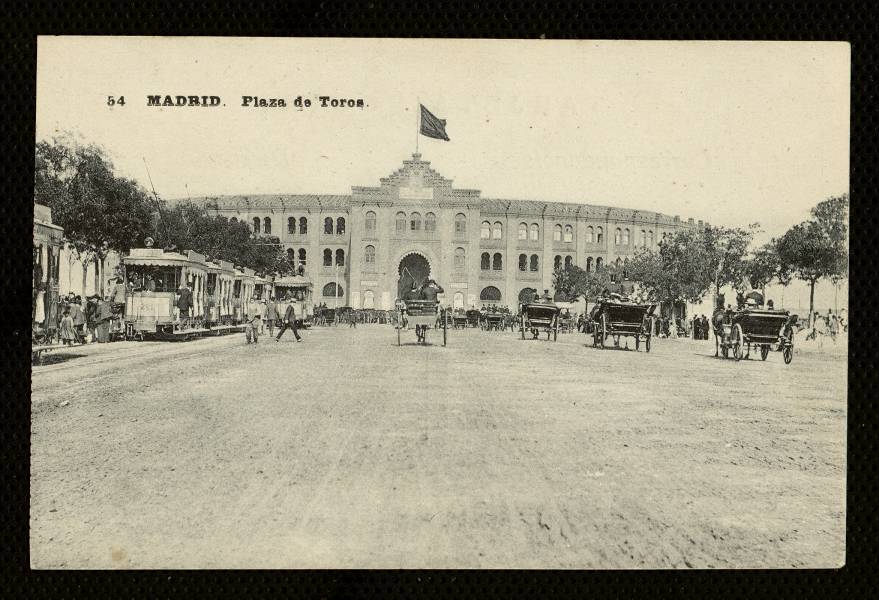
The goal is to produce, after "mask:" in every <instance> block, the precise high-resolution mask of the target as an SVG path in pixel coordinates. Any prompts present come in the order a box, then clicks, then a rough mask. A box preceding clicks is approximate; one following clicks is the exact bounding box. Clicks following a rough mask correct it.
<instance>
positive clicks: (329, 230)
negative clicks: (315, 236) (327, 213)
mask: <svg viewBox="0 0 879 600" xmlns="http://www.w3.org/2000/svg"><path fill="white" fill-rule="evenodd" d="M324 233H325V234H326V235H333V218H332V217H327V218H326V219H324Z"/></svg>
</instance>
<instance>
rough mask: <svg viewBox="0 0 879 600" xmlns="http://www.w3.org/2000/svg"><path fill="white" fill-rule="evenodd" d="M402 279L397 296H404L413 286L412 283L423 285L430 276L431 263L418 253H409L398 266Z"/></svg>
mask: <svg viewBox="0 0 879 600" xmlns="http://www.w3.org/2000/svg"><path fill="white" fill-rule="evenodd" d="M398 273H399V275H400V280H399V282H398V283H397V297H398V298H402V297H403V294H404V293H405V292H406V291H407V290H409V289H411V288H412V283H413V282H415V285H421V284H422V283H424V282H425V281H427V279H428V278H429V277H430V263H429V262H427V259H426V258H425V257H424V256H422V255H421V254H418V253H414V252H413V253H411V254H407V255H406V256H404V257H403V258H402V259H401V260H400V266H399V268H398Z"/></svg>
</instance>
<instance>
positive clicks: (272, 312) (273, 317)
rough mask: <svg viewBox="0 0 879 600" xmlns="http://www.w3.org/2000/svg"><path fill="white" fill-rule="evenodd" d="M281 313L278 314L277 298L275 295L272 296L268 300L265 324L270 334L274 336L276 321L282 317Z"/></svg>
mask: <svg viewBox="0 0 879 600" xmlns="http://www.w3.org/2000/svg"><path fill="white" fill-rule="evenodd" d="M280 318H281V317H280V315H279V314H278V303H277V301H276V300H275V297H274V296H272V297H270V298H269V299H268V301H267V302H266V314H265V325H266V327H268V329H269V335H270V336H272V337H274V335H275V323H277V322H278V320H279V319H280Z"/></svg>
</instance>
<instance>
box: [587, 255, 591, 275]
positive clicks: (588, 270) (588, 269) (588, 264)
mask: <svg viewBox="0 0 879 600" xmlns="http://www.w3.org/2000/svg"><path fill="white" fill-rule="evenodd" d="M586 272H587V273H591V272H592V257H591V256H590V257H589V258H587V259H586Z"/></svg>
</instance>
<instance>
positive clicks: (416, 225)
mask: <svg viewBox="0 0 879 600" xmlns="http://www.w3.org/2000/svg"><path fill="white" fill-rule="evenodd" d="M409 229H411V230H412V231H420V230H421V213H417V212H414V213H412V214H411V215H409Z"/></svg>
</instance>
